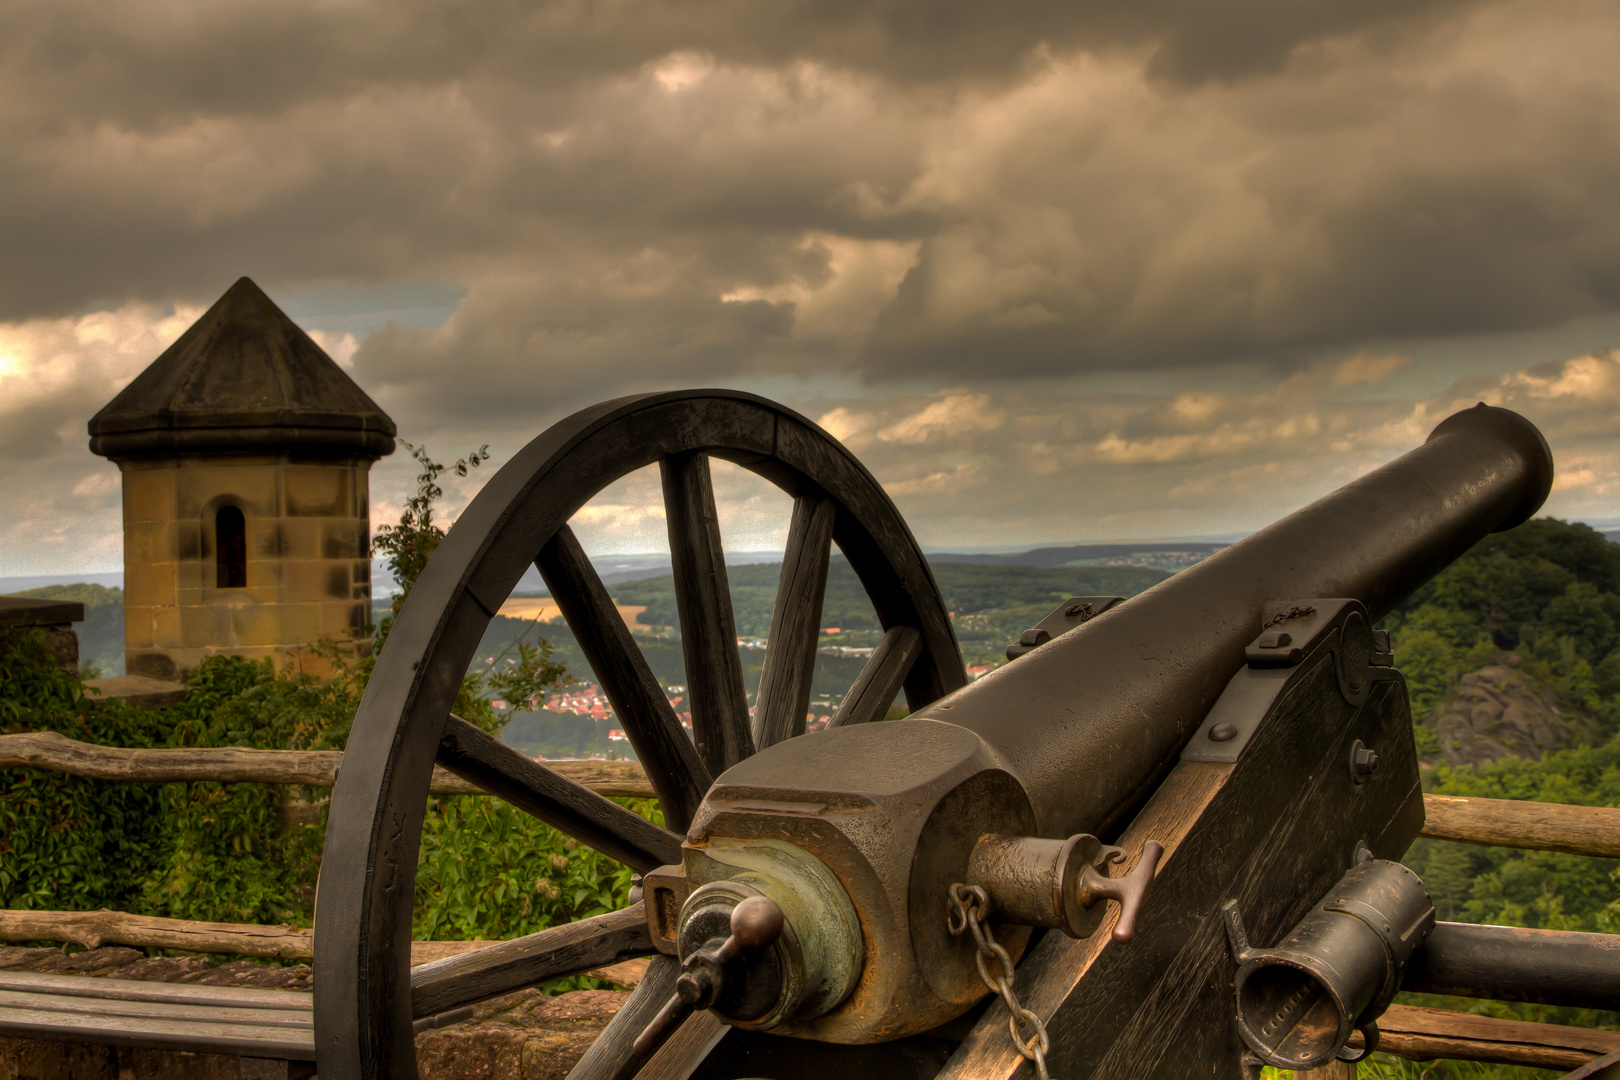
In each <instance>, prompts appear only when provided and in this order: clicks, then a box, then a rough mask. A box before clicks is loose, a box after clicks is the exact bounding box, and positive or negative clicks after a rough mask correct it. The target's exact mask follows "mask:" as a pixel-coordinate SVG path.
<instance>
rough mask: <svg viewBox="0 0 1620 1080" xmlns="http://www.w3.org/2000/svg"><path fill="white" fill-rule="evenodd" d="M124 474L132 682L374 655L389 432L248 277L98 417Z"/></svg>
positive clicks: (317, 667)
mask: <svg viewBox="0 0 1620 1080" xmlns="http://www.w3.org/2000/svg"><path fill="white" fill-rule="evenodd" d="M90 436H91V438H90V449H91V451H93V452H94V453H97V454H100V455H102V456H103V457H107V458H111V459H112V460H113V461H115V462H117V464H118V468H119V469H120V471H122V473H123V480H124V650H125V665H126V669H127V670H128V672H129V673H130V674H131V675H145V676H149V677H152V678H158V679H177V678H183V677H184V676H185V675H186V674H187V673H189V672H191V671H193V670H195V669H196V667H197V665H198V664H200V663H201V662H202V661H203V659H204V658H206V657H209V656H213V655H215V654H219V653H225V654H230V655H234V656H246V657H251V658H253V659H262V658H264V657H271V658H273V659H275V660H276V662H277V663H278V664H280V663H281V662H283V661H285V660H286V659H288V658H290V657H293V658H297V659H298V661H299V664H300V667H301V668H302V669H303V670H307V671H313V672H317V673H321V672H323V671H324V668H325V665H324V664H321V663H320V662H318V661H317V660H316V659H315V658H314V657H311V656H309V655H307V654H302V655H301V654H300V647H301V646H306V645H309V644H311V643H313V642H315V641H317V640H319V639H321V638H329V639H331V640H333V641H335V642H338V643H339V644H341V645H342V646H343V647H345V648H347V649H350V650H353V651H355V652H357V653H359V654H361V655H363V654H365V653H367V652H369V651H370V649H371V559H370V539H371V529H370V509H369V505H368V499H369V496H368V486H367V476H368V473H369V472H370V470H371V464H372V462H374V461H376V460H377V459H378V458H380V457H382V456H383V455H385V454H389V453H392V452H393V449H394V422H393V421H392V420H390V419H389V418H388V416H387V415H386V414H385V413H384V412H383V411H382V410H381V409H380V408H378V407H377V404H376V403H375V402H373V401H372V400H371V399H370V398H369V397H367V396H366V394H365V392H364V391H363V390H361V389H360V387H359V386H357V385H355V382H354V380H353V379H350V378H349V376H348V375H346V374H344V372H343V370H342V369H341V368H339V367H338V366H337V364H335V363H333V362H332V359H331V357H329V356H327V355H326V353H325V352H323V351H322V350H321V347H320V346H319V345H316V344H315V342H314V341H312V340H310V337H309V335H308V334H306V333H304V332H303V331H302V330H300V329H299V328H298V327H297V326H296V325H294V323H293V322H292V320H291V319H289V318H287V316H286V315H285V314H283V313H282V311H281V309H280V308H278V307H276V305H275V304H273V303H272V302H271V301H270V298H269V297H268V296H266V295H265V294H264V293H263V292H262V291H261V290H260V289H259V287H258V286H257V285H255V284H254V283H253V282H252V281H250V280H248V279H247V278H242V279H241V280H240V281H238V282H237V283H236V284H235V285H232V286H231V288H230V289H229V291H227V292H226V293H225V295H224V296H222V297H220V298H219V301H218V302H217V303H215V304H214V306H213V307H211V308H209V309H208V312H207V314H205V315H204V316H203V317H202V318H201V319H198V320H197V322H196V323H195V324H194V325H193V326H192V327H191V328H190V329H189V330H187V331H186V332H185V333H184V334H182V335H181V336H180V340H178V341H176V342H175V343H174V344H173V345H172V346H170V347H169V348H168V350H166V351H165V352H164V353H163V355H162V356H159V357H158V358H157V359H156V360H154V361H153V362H152V365H151V366H150V367H148V368H147V369H146V370H145V371H143V372H141V374H140V375H138V376H137V377H136V378H135V381H134V382H132V383H130V384H129V385H128V386H127V387H125V388H124V390H123V391H122V392H121V393H120V394H119V395H118V396H117V397H115V398H113V400H112V401H111V402H110V403H109V404H108V405H107V407H106V408H104V409H102V410H101V411H100V412H99V413H97V414H96V415H95V417H94V418H93V419H92V420H91V421H90Z"/></svg>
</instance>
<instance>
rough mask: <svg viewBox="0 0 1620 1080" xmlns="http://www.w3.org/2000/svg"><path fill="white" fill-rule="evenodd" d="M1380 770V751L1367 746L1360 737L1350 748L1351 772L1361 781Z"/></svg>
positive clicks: (1358, 781)
mask: <svg viewBox="0 0 1620 1080" xmlns="http://www.w3.org/2000/svg"><path fill="white" fill-rule="evenodd" d="M1377 771H1378V751H1376V750H1374V749H1372V748H1371V747H1370V746H1366V745H1365V744H1363V743H1362V741H1361V740H1360V739H1357V740H1356V742H1355V745H1354V746H1352V747H1351V748H1350V774H1351V775H1352V776H1354V777H1355V778H1356V783H1358V784H1359V783H1361V782H1362V781H1364V780H1366V779H1367V777H1369V776H1371V775H1372V774H1373V773H1375V772H1377Z"/></svg>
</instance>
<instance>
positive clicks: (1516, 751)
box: [1435, 654, 1589, 765]
mask: <svg viewBox="0 0 1620 1080" xmlns="http://www.w3.org/2000/svg"><path fill="white" fill-rule="evenodd" d="M1516 664H1517V657H1514V656H1512V655H1511V654H1503V657H1502V662H1501V663H1498V664H1493V665H1491V666H1490V667H1484V668H1480V669H1479V670H1478V671H1474V672H1470V673H1469V674H1467V675H1464V676H1463V677H1462V679H1461V680H1460V681H1459V683H1458V686H1457V694H1456V697H1455V698H1454V699H1453V700H1452V702H1451V704H1450V705H1448V706H1447V707H1446V709H1445V711H1444V712H1442V713H1441V715H1440V716H1439V718H1438V719H1437V720H1436V721H1435V733H1436V734H1437V735H1438V736H1439V739H1440V756H1441V757H1442V758H1443V759H1444V760H1445V761H1446V762H1447V763H1448V764H1450V765H1487V764H1490V763H1491V762H1494V761H1500V760H1502V759H1503V758H1506V757H1520V758H1528V759H1533V760H1536V761H1539V760H1541V755H1543V754H1544V753H1546V752H1547V751H1549V750H1556V749H1559V748H1560V747H1565V746H1571V745H1574V744H1575V743H1577V742H1579V741H1581V740H1582V737H1583V736H1584V735H1585V734H1586V733H1587V732H1586V728H1587V727H1588V725H1589V721H1587V720H1586V719H1585V718H1584V717H1580V716H1576V715H1573V714H1571V713H1570V712H1569V711H1568V710H1566V709H1564V708H1563V707H1561V706H1560V705H1559V704H1558V700H1557V697H1556V696H1555V695H1554V694H1553V692H1552V690H1551V689H1549V688H1548V687H1546V686H1543V685H1542V684H1540V683H1538V682H1537V681H1536V680H1535V679H1533V678H1532V677H1531V676H1530V675H1528V674H1527V673H1525V672H1524V671H1522V670H1520V669H1519V668H1518V667H1517V666H1516Z"/></svg>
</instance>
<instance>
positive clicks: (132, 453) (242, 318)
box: [90, 278, 395, 459]
mask: <svg viewBox="0 0 1620 1080" xmlns="http://www.w3.org/2000/svg"><path fill="white" fill-rule="evenodd" d="M394 434H395V428H394V422H393V421H392V420H390V419H389V418H388V415H387V414H386V413H384V412H383V411H382V409H380V408H378V407H377V403H376V402H374V401H372V400H371V398H369V397H367V396H366V392H365V391H364V390H361V389H360V387H359V386H357V385H356V384H355V381H354V380H353V379H351V378H349V376H348V375H347V374H346V373H345V372H344V371H343V369H342V368H340V367H338V366H337V364H335V363H333V361H332V358H331V357H330V356H327V355H326V353H325V351H324V350H322V349H321V347H320V346H319V345H317V344H315V342H314V341H312V340H311V339H310V336H309V335H308V334H306V333H304V331H303V330H301V329H299V327H298V325H297V324H296V323H294V322H293V321H292V320H291V319H289V318H287V316H286V315H285V314H284V313H283V312H282V310H281V309H280V308H278V307H276V305H275V304H274V303H273V302H272V301H271V300H270V298H269V297H268V296H266V295H265V294H264V291H263V290H262V289H260V288H259V287H258V286H257V285H255V284H254V283H253V282H252V281H251V280H250V279H248V278H242V279H240V280H239V281H237V283H236V284H235V285H232V286H231V287H230V289H228V290H227V291H226V293H225V295H224V296H221V297H220V298H219V300H218V301H217V302H216V303H215V304H214V306H213V307H211V308H209V309H208V311H207V313H206V314H204V315H203V317H202V318H200V319H198V320H197V321H196V322H195V323H193V324H192V325H191V328H190V329H188V330H187V331H186V332H185V333H184V334H181V335H180V340H178V341H176V342H175V343H174V344H173V345H171V346H169V347H168V349H166V350H164V352H163V355H162V356H159V357H158V358H157V359H156V360H154V361H152V364H151V366H150V367H148V368H147V369H146V370H145V371H143V372H141V373H140V374H139V375H137V376H136V377H135V381H134V382H132V383H130V384H129V385H128V386H126V387H124V389H123V390H122V391H121V392H120V393H119V394H118V396H117V397H115V398H113V399H112V401H110V402H109V403H108V404H107V406H106V408H104V409H102V410H101V411H100V412H98V413H96V415H95V416H94V417H92V418H91V420H90V436H91V438H90V449H91V451H92V452H93V453H97V454H100V455H102V456H103V457H109V458H130V457H150V456H166V455H171V454H176V453H187V454H189V453H238V454H242V453H289V452H291V453H298V454H309V455H312V456H321V457H333V456H337V457H368V458H372V459H375V458H379V457H382V456H383V455H384V454H390V453H392V452H393V450H394Z"/></svg>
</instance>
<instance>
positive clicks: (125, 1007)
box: [0, 990, 314, 1029]
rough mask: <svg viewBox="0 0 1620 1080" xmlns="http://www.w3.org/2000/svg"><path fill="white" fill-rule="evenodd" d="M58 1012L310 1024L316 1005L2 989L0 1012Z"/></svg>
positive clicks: (291, 1025)
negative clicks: (258, 1005) (144, 998)
mask: <svg viewBox="0 0 1620 1080" xmlns="http://www.w3.org/2000/svg"><path fill="white" fill-rule="evenodd" d="M5 1012H57V1013H68V1014H72V1015H74V1016H83V1017H86V1018H87V1022H88V1021H91V1020H93V1018H95V1017H101V1016H129V1017H150V1018H152V1019H156V1020H199V1021H206V1022H207V1023H211V1024H243V1025H247V1026H249V1027H277V1028H295V1029H296V1028H309V1027H312V1026H313V1023H314V1022H313V1020H312V1019H311V1016H312V1013H313V1009H299V1010H294V1009H254V1008H245V1007H240V1006H232V1005H216V1004H209V1005H202V1004H197V1003H194V1002H188V1003H185V1004H178V1003H175V1002H168V1001H128V1000H125V999H120V998H89V997H77V996H68V995H60V994H50V993H27V992H22V991H16V990H0V1013H5Z"/></svg>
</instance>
